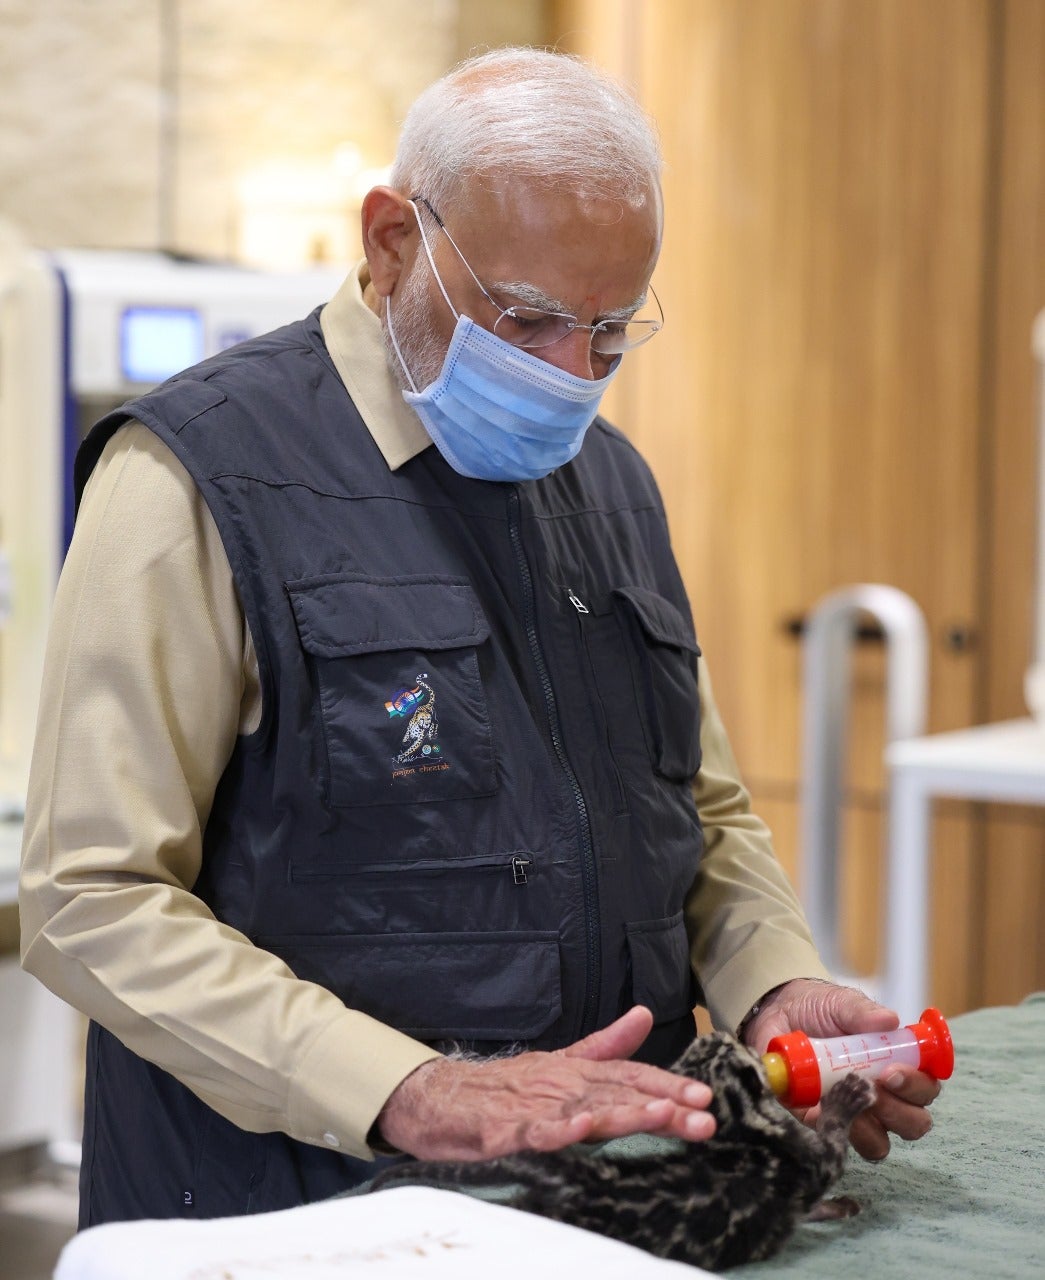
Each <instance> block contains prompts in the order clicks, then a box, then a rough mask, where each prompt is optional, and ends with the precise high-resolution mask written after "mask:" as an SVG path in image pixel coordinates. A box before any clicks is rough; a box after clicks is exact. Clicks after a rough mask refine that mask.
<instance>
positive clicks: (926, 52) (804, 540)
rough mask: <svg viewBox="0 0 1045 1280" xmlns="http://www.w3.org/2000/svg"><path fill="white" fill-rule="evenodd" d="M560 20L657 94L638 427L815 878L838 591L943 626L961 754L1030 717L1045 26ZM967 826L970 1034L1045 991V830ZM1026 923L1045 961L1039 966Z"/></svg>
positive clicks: (852, 938) (992, 6)
mask: <svg viewBox="0 0 1045 1280" xmlns="http://www.w3.org/2000/svg"><path fill="white" fill-rule="evenodd" d="M552 13H553V24H554V34H553V37H552V38H554V39H560V38H561V39H562V43H563V44H564V46H565V47H570V48H573V49H575V50H576V51H578V52H581V53H585V54H587V55H588V56H592V57H594V58H595V59H596V60H597V61H601V62H602V63H603V64H604V65H606V66H608V67H609V69H610V70H613V71H615V72H616V73H618V74H621V75H623V76H624V77H625V78H626V79H630V80H631V81H632V83H633V84H635V85H636V87H637V89H638V91H639V94H640V97H641V98H642V100H643V102H644V103H645V105H646V106H647V108H648V109H649V110H650V111H651V113H652V114H653V116H654V117H655V119H656V120H657V122H658V124H659V127H660V129H661V133H662V137H663V141H664V149H665V157H666V160H667V164H668V170H667V173H666V177H665V200H666V208H667V218H668V221H667V230H666V237H665V244H664V253H663V256H662V259H661V264H660V267H659V268H658V272H657V276H656V285H657V289H658V293H659V294H660V296H661V298H662V300H663V302H664V306H665V313H666V316H667V325H666V328H665V330H664V333H663V334H662V335H661V336H659V337H658V338H657V340H656V341H655V342H654V343H652V344H650V346H649V347H648V348H646V349H645V350H644V351H643V352H641V353H639V355H637V356H636V357H635V358H634V359H633V360H632V361H629V363H628V365H627V366H626V368H625V369H624V370H623V371H622V374H621V377H620V378H619V379H618V382H617V387H616V388H615V393H616V394H615V400H614V402H613V403H612V405H611V412H612V413H614V414H615V415H616V416H617V417H618V420H619V421H620V422H621V424H622V425H623V426H624V427H625V429H626V430H628V431H629V432H630V433H631V434H632V435H633V437H634V438H635V439H636V441H637V443H638V444H639V446H640V447H641V448H642V449H643V452H644V453H645V455H646V456H647V457H648V458H649V459H650V461H651V463H652V465H653V467H654V470H655V472H656V474H657V476H658V479H659V481H660V483H661V486H662V489H663V491H664V494H665V499H666V502H667V505H668V511H669V515H670V517H671V520H672V525H673V535H674V540H675V544H676V548H677V551H678V554H679V559H680V562H681V564H682V568H683V572H684V575H685V577H686V580H687V585H688V586H689V589H690V594H691V596H692V599H693V603H694V610H695V613H696V616H697V622H698V627H699V629H700V633H701V639H702V643H703V645H704V647H705V650H706V652H707V654H708V657H709V661H710V663H711V665H712V669H713V670H714V673H715V684H716V691H717V694H718V698H719V701H720V703H721V706H722V710H723V715H724V718H725V720H726V723H727V725H728V726H729V728H730V732H731V736H732V738H733V742H734V746H735V748H736V751H737V755H738V757H739V759H740V762H741V765H742V768H743V769H744V772H745V775H746V778H747V780H748V782H749V785H750V786H751V788H752V792H753V794H754V797H755V800H756V804H757V805H758V806H759V808H760V809H761V810H762V811H763V812H764V813H765V815H766V816H767V819H768V820H770V821H771V825H773V826H774V830H775V832H776V836H777V843H778V847H779V850H780V853H781V859H782V861H783V863H784V865H785V866H786V867H787V868H788V869H789V871H790V872H791V873H792V874H795V871H796V863H797V848H796V840H797V829H798V803H797V801H798V776H799V747H800V711H801V668H800V654H799V645H798V644H797V643H796V641H795V640H794V639H793V638H789V637H788V635H787V634H786V632H785V631H784V629H783V623H784V622H785V620H787V619H790V618H794V617H797V616H801V615H802V614H803V613H804V612H805V611H806V610H808V609H809V607H810V606H811V605H812V604H813V603H814V602H815V601H816V600H817V599H818V598H819V597H820V596H821V595H822V594H823V593H825V592H826V591H828V590H830V589H832V588H833V587H835V586H838V585H841V584H845V583H853V582H859V581H883V582H889V583H892V584H894V585H896V586H898V587H900V588H901V589H903V590H905V591H907V592H909V593H910V594H911V595H912V596H913V597H914V599H915V600H916V601H917V602H918V603H919V605H920V606H921V607H922V609H923V610H924V612H925V614H926V616H927V619H928V622H929V625H930V630H931V633H932V639H933V647H932V689H931V695H932V696H931V721H930V728H931V729H933V730H942V729H947V728H953V727H961V726H964V725H968V724H972V723H976V722H977V721H979V720H983V719H987V718H995V719H996V718H1000V716H1002V715H1018V714H1021V713H1022V710H1023V708H1022V701H1021V698H1020V696H1019V689H1020V683H1021V680H1022V670H1023V666H1024V665H1025V663H1026V654H1027V644H1028V637H1029V626H1030V609H1029V604H1030V601H1029V591H1030V572H1029V566H1030V558H1031V556H1032V553H1033V513H1032V506H1033V454H1032V452H1031V450H1032V446H1033V439H1032V427H1031V425H1030V424H1031V420H1032V403H1031V401H1032V397H1031V390H1032V378H1031V370H1030V367H1029V357H1028V349H1029V348H1028V344H1029V321H1030V317H1031V316H1033V314H1034V311H1035V310H1036V309H1037V308H1038V307H1040V306H1042V305H1045V288H1043V287H1042V285H1043V281H1042V271H1045V242H1043V237H1045V211H1043V202H1045V4H1041V3H1040V2H1039V0H999V2H995V0H918V3H910V0H686V2H684V3H683V2H682V0H678V2H674V3H673V2H671V0H663V2H661V3H657V4H641V3H638V2H637V0H604V2H603V3H601V4H598V5H595V4H592V3H590V0H561V2H560V3H558V4H554V5H553V6H552ZM601 19H604V20H605V26H604V27H603V28H602V29H601V34H599V35H596V34H594V33H595V32H597V31H599V29H600V20H601ZM1014 546H1016V547H1018V550H1017V551H1016V552H1015V554H1013V553H1012V548H1013V547H1014ZM954 633H957V635H958V637H959V642H958V643H956V644H952V643H950V642H949V641H948V637H949V636H951V635H953V634H954ZM1014 665H1015V667H1016V668H1017V670H1016V671H1015V672H1014V671H1013V667H1014ZM883 666H884V664H883V659H882V654H881V652H880V651H876V650H875V649H874V648H873V647H872V648H862V649H861V651H860V652H859V653H858V654H857V655H856V662H855V668H854V691H853V706H852V732H851V742H852V747H851V752H850V756H851V759H850V761H849V796H850V800H851V803H850V804H849V805H848V807H847V812H846V817H845V839H846V845H845V855H844V864H843V896H844V902H845V919H846V926H847V934H848V946H849V950H850V956H849V959H850V960H851V962H852V964H853V966H854V967H855V968H857V969H861V968H863V969H869V968H873V967H874V965H875V964H876V962H877V946H878V937H879V932H880V924H881V922H880V912H879V908H878V896H879V893H880V888H881V886H880V883H879V880H880V874H881V873H880V853H881V843H882V822H881V815H882V806H883V794H882V785H883V771H882V766H881V750H882V739H883V732H882V730H883V726H882V689H883V678H884V672H883ZM938 811H939V817H938V820H937V823H936V830H935V839H934V873H933V885H934V899H935V906H936V914H935V916H934V921H933V964H932V974H933V991H934V994H935V995H936V996H937V998H938V999H939V1000H940V1001H941V1003H943V1004H945V1005H946V1007H948V1008H949V1009H950V1011H951V1012H956V1011H958V1010H959V1009H961V1008H966V1007H970V1006H971V1005H972V1004H975V1003H979V1002H982V998H983V997H984V996H985V995H986V994H996V993H1003V992H1007V993H1008V995H1007V997H1004V998H1018V996H1019V995H1020V994H1022V993H1023V991H1024V990H1025V989H1026V987H1025V986H1023V987H1021V986H1020V984H1021V983H1023V984H1026V983H1028V982H1029V983H1031V984H1032V985H1045V971H1043V970H1042V969H1041V956H1040V953H1041V950H1042V948H1041V946H1040V945H1038V944H1037V943H1036V942H1035V943H1034V944H1033V945H1032V944H1031V943H1030V942H1029V941H1028V938H1027V935H1028V934H1029V932H1030V931H1031V930H1033V929H1035V928H1036V923H1035V921H1036V919H1037V920H1040V919H1041V915H1042V912H1041V910H1040V909H1037V913H1036V916H1035V909H1036V908H1039V904H1041V903H1042V901H1043V897H1042V895H1043V894H1045V885H1043V884H1042V882H1041V881H1040V879H1039V878H1038V873H1037V870H1036V864H1035V859H1034V856H1033V853H1032V850H1033V849H1036V848H1038V847H1040V848H1041V853H1042V862H1043V865H1045V821H1043V818H1045V815H1029V814H1026V813H1025V814H1024V815H1023V818H1024V820H1025V825H1022V826H1021V823H1020V820H1019V818H1018V817H1015V816H1014V815H1013V813H1012V812H1009V813H1007V814H1005V815H1004V818H999V821H998V822H997V823H993V824H992V823H987V824H984V822H983V820H982V814H983V812H984V811H983V809H982V807H980V808H979V809H977V808H975V807H974V806H969V805H960V804H953V803H952V804H946V803H945V804H942V805H939V806H938ZM1003 827H1004V829H1003ZM1036 841H1037V842H1038V843H1037V844H1036V843H1035V842H1036ZM999 842H1000V847H1002V848H1003V852H1002V854H1001V855H1000V857H999V858H997V859H996V860H993V861H992V859H993V853H994V849H995V848H996V847H999ZM1014 894H1015V895H1017V897H1014V896H1013V895H1014ZM1017 899H1018V900H1017ZM1028 901H1029V902H1030V903H1031V906H1030V907H1027V906H1026V905H1025V904H1026V903H1027V902H1028ZM1005 920H1008V927H1009V930H1011V929H1012V928H1013V927H1017V928H1018V931H1019V937H1020V939H1021V942H1020V948H1019V949H1020V953H1021V954H1022V955H1024V956H1027V955H1030V956H1032V957H1034V959H1033V961H1032V962H1029V963H1024V962H1023V961H1020V962H1018V963H1017V962H1016V961H1015V960H1014V959H1013V956H1014V951H1015V949H1014V947H1013V945H1012V942H1011V940H1010V937H1009V936H1007V933H1006V929H1005V927H1004V926H1003V921H1005ZM1024 943H1026V945H1024Z"/></svg>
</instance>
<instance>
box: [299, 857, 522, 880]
mask: <svg viewBox="0 0 1045 1280" xmlns="http://www.w3.org/2000/svg"><path fill="white" fill-rule="evenodd" d="M465 871H484V872H485V871H500V872H501V873H502V874H503V873H504V872H505V871H510V872H511V875H512V879H513V880H514V882H515V883H516V884H529V877H530V876H531V875H532V874H533V859H532V858H531V857H529V856H528V855H527V854H522V853H512V854H509V853H500V854H491V855H481V856H479V857H474V858H412V859H410V860H409V861H406V862H396V861H394V860H389V861H387V862H357V863H351V862H349V863H345V862H335V863H320V864H318V865H315V864H313V865H311V866H293V867H291V869H290V879H291V882H292V883H295V884H297V883H303V882H305V881H308V880H344V879H346V878H348V877H350V876H401V875H407V874H410V873H411V872H413V873H418V874H424V873H425V872H436V873H438V874H440V875H445V874H447V873H448V872H465Z"/></svg>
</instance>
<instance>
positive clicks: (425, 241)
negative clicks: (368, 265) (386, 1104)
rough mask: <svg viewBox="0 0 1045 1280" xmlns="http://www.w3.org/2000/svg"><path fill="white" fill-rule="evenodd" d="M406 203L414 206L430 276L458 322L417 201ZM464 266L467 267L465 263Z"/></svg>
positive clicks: (457, 313)
mask: <svg viewBox="0 0 1045 1280" xmlns="http://www.w3.org/2000/svg"><path fill="white" fill-rule="evenodd" d="M407 203H409V204H412V205H413V206H414V216H415V217H416V218H417V229H418V231H420V233H421V243H422V244H423V245H424V250H425V257H426V258H427V259H428V265H429V266H430V267H431V268H432V275H434V276H435V282H436V284H437V285H438V286H439V292H440V293H441V294H442V295H443V298H444V300H445V301H446V305H447V306H448V307H449V308H450V310H451V311H452V312H453V317H454V319H455V320H460V318H461V315H460V312H459V311H458V310H457V308H456V307H455V306H454V304H453V303H452V302H451V301H450V295H449V294H448V293H447V292H446V286H445V285H444V284H443V280H442V277H441V276H440V274H439V272H438V271H437V270H436V266H435V259H434V258H433V257H432V250H431V247H430V246H429V244H428V234H427V232H426V231H425V224H424V223H423V222H422V221H421V210H420V209H419V208H418V207H417V201H416V200H410V201H408V202H407ZM451 243H453V242H452V241H451ZM455 248H456V246H455ZM465 265H466V266H467V263H466V264H465Z"/></svg>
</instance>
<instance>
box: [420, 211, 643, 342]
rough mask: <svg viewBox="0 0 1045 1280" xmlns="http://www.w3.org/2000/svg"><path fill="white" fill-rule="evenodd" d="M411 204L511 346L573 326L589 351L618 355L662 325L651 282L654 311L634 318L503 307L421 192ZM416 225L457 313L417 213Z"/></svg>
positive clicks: (559, 335) (553, 338) (557, 338)
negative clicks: (435, 231) (420, 208)
mask: <svg viewBox="0 0 1045 1280" xmlns="http://www.w3.org/2000/svg"><path fill="white" fill-rule="evenodd" d="M410 203H411V204H412V205H413V206H414V208H415V209H416V208H417V205H418V204H423V205H424V207H425V208H426V209H427V210H428V212H429V213H430V214H431V215H432V217H433V218H434V219H435V221H436V224H437V225H438V227H439V229H440V231H442V233H443V234H444V235H445V236H446V238H447V240H449V241H450V243H451V245H453V248H454V252H455V253H456V254H457V256H458V257H459V258H460V259H461V261H462V262H463V263H464V265H465V269H466V270H467V272H468V274H469V275H470V276H471V277H472V279H473V280H474V281H475V283H476V285H477V286H478V288H479V291H480V292H481V293H482V295H483V297H484V298H485V299H486V301H487V302H488V303H489V304H490V306H491V307H493V309H494V310H495V311H496V312H497V313H498V315H497V319H496V321H495V322H494V326H493V332H494V333H495V334H496V335H497V336H498V337H499V338H503V339H504V341H505V342H509V343H511V345H512V346H513V347H524V348H526V350H528V351H533V350H538V349H540V348H541V347H551V346H554V344H555V343H556V342H561V341H562V340H563V338H567V337H569V335H570V334H571V333H573V332H574V331H575V330H576V329H586V330H587V331H588V332H589V333H590V334H591V349H592V351H594V352H596V353H597V354H598V355H602V356H619V355H621V354H622V353H623V352H625V351H630V350H631V349H632V347H641V346H642V344H643V343H644V342H649V340H650V338H652V337H653V335H654V334H655V333H658V332H659V331H660V330H661V329H662V328H663V327H664V311H663V308H662V307H661V305H660V299H659V298H658V297H657V295H656V294H655V293H654V292H653V286H652V285H650V288H649V291H650V295H651V297H652V300H653V305H652V306H650V305H649V304H648V303H647V304H646V305H645V306H644V307H643V308H642V309H643V311H646V312H653V311H654V309H655V312H656V314H646V315H641V316H639V317H637V318H636V316H635V315H634V314H632V315H630V316H622V317H621V318H620V319H607V320H598V321H596V323H595V324H581V322H580V321H579V320H578V319H577V317H576V316H573V315H570V314H569V313H568V312H565V311H548V310H545V309H544V308H543V307H528V306H523V305H521V304H519V305H516V306H511V307H507V308H505V307H502V306H500V305H498V303H496V302H495V301H494V300H493V298H491V297H490V295H489V293H488V292H487V291H486V289H485V288H484V287H483V284H482V281H481V280H480V279H479V277H478V276H477V275H476V274H475V272H474V271H473V270H472V268H471V267H470V266H469V265H468V259H467V258H466V257H465V256H464V254H463V253H462V252H461V250H460V249H459V248H458V247H457V243H456V242H455V240H454V238H453V236H452V235H451V234H450V232H449V231H447V229H446V224H445V223H444V222H443V220H442V218H441V217H440V216H439V214H438V213H436V211H435V209H434V208H433V207H432V205H431V204H430V203H429V201H428V200H427V199H426V198H425V197H424V196H422V195H414V196H411V197H410ZM417 225H418V228H419V230H420V232H421V237H422V240H423V242H424V246H425V251H426V253H427V254H428V259H429V262H430V263H431V266H432V270H433V271H434V272H435V277H436V280H437V282H438V284H439V287H440V288H441V289H442V290H443V296H444V297H445V298H446V301H447V303H448V304H449V306H450V309H451V310H452V311H453V312H454V314H455V315H456V314H457V312H456V308H454V306H453V304H452V303H451V302H450V299H449V297H448V296H447V293H446V290H445V288H443V282H442V280H441V279H440V278H439V273H438V271H436V270H435V263H434V261H432V255H431V250H430V249H429V248H428V238H427V236H425V233H424V227H423V226H422V224H421V218H420V216H418V219H417Z"/></svg>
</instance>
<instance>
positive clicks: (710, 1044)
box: [672, 1031, 773, 1129]
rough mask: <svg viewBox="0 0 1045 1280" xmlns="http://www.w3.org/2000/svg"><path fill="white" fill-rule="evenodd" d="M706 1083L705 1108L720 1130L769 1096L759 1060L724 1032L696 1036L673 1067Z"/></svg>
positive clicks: (755, 1054) (750, 1050)
mask: <svg viewBox="0 0 1045 1280" xmlns="http://www.w3.org/2000/svg"><path fill="white" fill-rule="evenodd" d="M672 1070H673V1071H678V1072H679V1073H680V1074H682V1075H685V1076H690V1077H691V1078H692V1079H694V1080H700V1081H702V1082H703V1083H704V1084H706V1085H708V1086H709V1087H710V1089H711V1092H712V1101H711V1105H710V1107H709V1108H708V1110H709V1111H710V1112H711V1114H712V1115H713V1116H714V1117H715V1121H716V1123H717V1124H718V1126H719V1128H720V1129H721V1128H722V1127H723V1126H724V1125H725V1124H727V1123H728V1122H729V1121H730V1120H735V1119H738V1118H739V1117H740V1116H742V1115H746V1114H747V1113H749V1112H750V1111H751V1109H752V1108H753V1107H756V1106H758V1105H760V1104H762V1103H763V1102H765V1101H766V1099H769V1098H772V1097H773V1094H772V1092H771V1090H770V1088H769V1081H768V1079H767V1078H766V1072H765V1068H764V1067H763V1065H762V1059H761V1058H760V1057H759V1056H758V1054H757V1053H755V1052H754V1051H753V1050H752V1049H749V1048H748V1047H747V1046H746V1045H743V1044H741V1043H740V1041H739V1040H738V1039H737V1038H736V1037H735V1036H731V1035H729V1034H728V1032H725V1031H713V1032H712V1033H711V1034H710V1035H706V1036H698V1037H697V1039H696V1040H694V1041H693V1043H692V1044H690V1045H689V1047H688V1048H687V1049H686V1050H685V1052H684V1053H683V1054H682V1056H681V1057H680V1058H679V1060H678V1061H677V1062H676V1063H675V1065H674V1066H673V1068H672Z"/></svg>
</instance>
